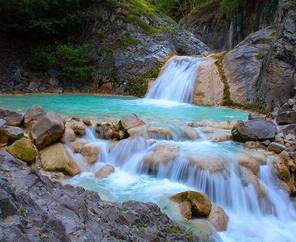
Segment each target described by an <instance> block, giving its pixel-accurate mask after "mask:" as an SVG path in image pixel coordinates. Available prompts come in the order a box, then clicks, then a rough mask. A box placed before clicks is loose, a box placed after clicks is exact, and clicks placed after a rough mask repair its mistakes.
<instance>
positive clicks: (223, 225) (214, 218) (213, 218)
mask: <svg viewBox="0 0 296 242" xmlns="http://www.w3.org/2000/svg"><path fill="white" fill-rule="evenodd" d="M207 220H208V221H209V222H210V223H211V224H212V225H213V226H214V227H215V229H216V230H217V231H218V232H221V231H226V230H227V222H228V216H227V215H226V213H225V211H224V210H223V208H221V207H220V206H218V205H212V210H211V212H210V215H209V217H208V219H207Z"/></svg>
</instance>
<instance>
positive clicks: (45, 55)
mask: <svg viewBox="0 0 296 242" xmlns="http://www.w3.org/2000/svg"><path fill="white" fill-rule="evenodd" d="M49 53H50V47H38V48H37V49H31V55H30V58H29V64H30V66H31V68H32V69H33V70H34V71H47V70H48V69H49V68H50V61H49V57H50V54H49Z"/></svg>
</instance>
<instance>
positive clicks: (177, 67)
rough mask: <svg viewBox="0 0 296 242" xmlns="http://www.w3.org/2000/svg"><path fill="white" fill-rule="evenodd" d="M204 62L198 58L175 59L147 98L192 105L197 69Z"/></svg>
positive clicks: (165, 69) (181, 57) (184, 57)
mask: <svg viewBox="0 0 296 242" xmlns="http://www.w3.org/2000/svg"><path fill="white" fill-rule="evenodd" d="M202 61H203V60H202V59H201V58H196V57H187V56H177V57H173V58H172V59H171V60H170V61H169V63H168V64H167V65H166V66H165V68H164V70H163V71H162V72H161V74H160V76H159V77H158V78H157V79H156V81H155V83H154V84H153V85H152V87H151V88H150V90H149V91H148V93H147V94H146V96H145V97H146V98H151V99H161V100H166V101H174V102H184V103H192V98H193V90H194V83H195V79H196V76H197V69H198V67H199V65H200V63H201V62H202Z"/></svg>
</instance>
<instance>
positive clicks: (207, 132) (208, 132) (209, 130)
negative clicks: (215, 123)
mask: <svg viewBox="0 0 296 242" xmlns="http://www.w3.org/2000/svg"><path fill="white" fill-rule="evenodd" d="M201 132H203V133H205V134H213V133H215V130H214V129H203V130H202V131H201Z"/></svg>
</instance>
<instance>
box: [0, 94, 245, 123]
mask: <svg viewBox="0 0 296 242" xmlns="http://www.w3.org/2000/svg"><path fill="white" fill-rule="evenodd" d="M34 104H39V105H41V106H42V107H43V108H44V109H45V110H46V111H54V112H56V113H58V114H60V115H61V116H62V117H63V118H65V120H70V119H71V118H72V117H73V116H78V117H80V118H89V119H90V120H91V121H96V122H97V121H103V120H108V121H115V120H119V119H121V118H122V117H124V116H126V115H128V114H130V113H135V114H137V115H138V116H139V117H140V118H141V119H142V120H143V121H144V122H146V123H155V122H156V123H166V124H167V123H169V124H180V123H185V122H197V121H201V120H203V119H210V120H213V121H226V120H229V121H236V120H246V119H247V113H246V112H243V111H238V110H232V109H226V108H222V107H204V106H196V105H193V104H187V103H177V102H169V101H163V100H153V99H139V98H132V97H118V96H98V95H78V94H63V95H54V94H28V95H23V96H15V95H1V96H0V106H6V107H9V108H11V109H14V110H17V109H18V110H20V111H22V112H26V111H27V110H28V109H29V108H30V107H31V106H32V105H34ZM108 116H109V117H108ZM110 116H112V117H110Z"/></svg>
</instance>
